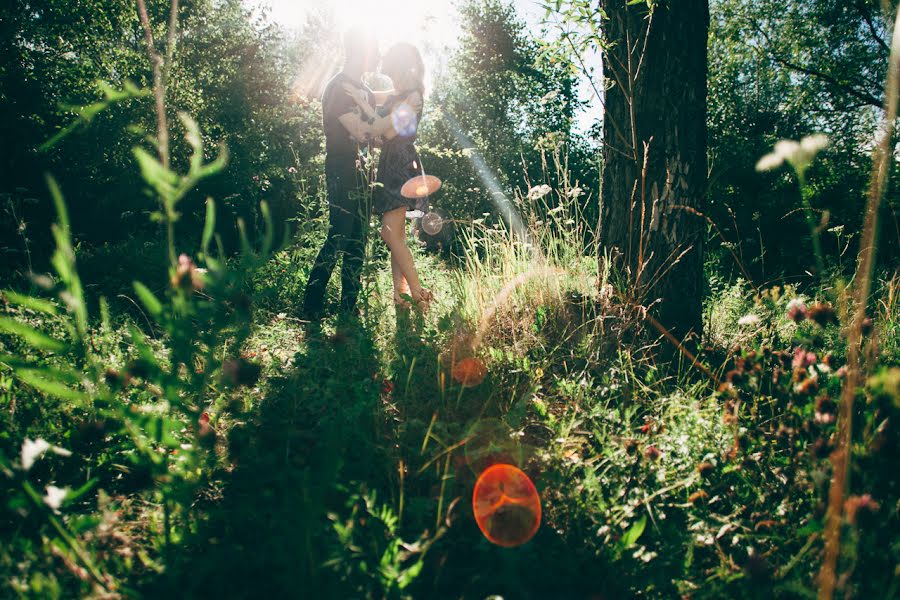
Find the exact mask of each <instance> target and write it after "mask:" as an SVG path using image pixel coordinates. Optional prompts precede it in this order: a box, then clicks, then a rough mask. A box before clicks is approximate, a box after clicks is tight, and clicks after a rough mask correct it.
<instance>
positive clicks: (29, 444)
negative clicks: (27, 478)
mask: <svg viewBox="0 0 900 600" xmlns="http://www.w3.org/2000/svg"><path fill="white" fill-rule="evenodd" d="M47 450H50V451H51V452H54V453H56V454H59V455H60V456H72V453H71V452H70V451H68V450H66V449H65V448H60V447H59V446H53V445H52V444H50V442H48V441H47V440H45V439H43V438H38V439H36V440H30V439H28V438H25V441H24V442H23V443H22V468H23V469H24V470H26V471H28V470H29V469H31V467H32V466H33V465H34V463H35V462H36V461H37V459H39V458H40V457H42V456H43V455H44V453H45V452H47Z"/></svg>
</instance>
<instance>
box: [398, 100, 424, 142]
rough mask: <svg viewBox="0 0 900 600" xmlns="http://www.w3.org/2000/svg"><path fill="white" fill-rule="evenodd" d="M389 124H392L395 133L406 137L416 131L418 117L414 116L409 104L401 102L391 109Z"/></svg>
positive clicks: (414, 112) (414, 113)
mask: <svg viewBox="0 0 900 600" xmlns="http://www.w3.org/2000/svg"><path fill="white" fill-rule="evenodd" d="M391 124H392V125H393V126H394V131H396V132H397V135H400V136H403V137H408V136H411V135H414V134H415V133H416V126H417V125H418V124H419V119H418V117H417V116H416V111H414V110H413V109H412V107H411V106H410V105H409V104H407V103H405V102H403V103H401V104H398V105H397V107H396V108H394V110H393V111H391Z"/></svg>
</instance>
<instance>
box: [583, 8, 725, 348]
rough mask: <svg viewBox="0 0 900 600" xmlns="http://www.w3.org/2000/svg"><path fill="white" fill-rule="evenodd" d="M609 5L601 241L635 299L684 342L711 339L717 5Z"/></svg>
mask: <svg viewBox="0 0 900 600" xmlns="http://www.w3.org/2000/svg"><path fill="white" fill-rule="evenodd" d="M601 5H602V7H603V8H604V9H605V11H606V13H607V15H608V17H609V18H608V19H607V20H605V21H604V38H605V41H606V42H607V43H608V44H609V48H608V49H607V51H606V52H605V56H604V63H603V68H604V73H605V76H606V78H607V81H608V84H607V88H608V89H607V91H606V98H605V110H604V121H603V130H604V131H603V136H604V145H603V161H604V170H603V181H602V185H601V199H600V202H601V208H600V214H601V217H600V219H601V221H600V230H601V234H602V238H601V239H602V242H603V246H604V248H605V250H606V252H607V255H608V256H609V257H610V258H611V259H612V261H613V265H614V266H615V267H616V268H617V269H618V270H619V272H620V273H621V275H622V276H623V277H624V278H625V280H624V281H623V282H622V283H623V284H624V286H625V287H624V289H626V290H628V292H629V294H630V295H632V299H633V300H635V301H637V302H640V303H641V304H643V305H644V306H648V305H653V308H652V312H653V313H654V314H655V315H657V318H658V320H659V321H660V322H661V323H662V324H663V325H664V326H665V327H666V328H667V329H669V330H670V331H671V332H672V333H673V334H674V335H675V336H676V337H677V338H679V339H683V338H685V337H686V336H688V335H689V334H691V333H694V334H700V333H701V332H702V305H701V300H702V298H701V294H702V277H703V239H704V232H705V223H704V221H703V219H702V218H701V217H700V216H698V215H697V214H696V212H691V209H693V210H694V211H696V210H702V201H703V198H704V196H705V193H706V179H707V172H706V171H707V165H706V72H707V56H706V54H707V53H706V42H707V34H708V30H709V3H708V0H678V1H677V2H676V1H675V0H659V1H658V2H657V3H656V6H655V7H654V8H653V10H652V11H651V10H649V9H648V7H647V5H646V4H644V3H641V4H638V5H632V6H627V0H602V2H601ZM610 86H611V87H610ZM684 207H687V210H686V209H685V208H684Z"/></svg>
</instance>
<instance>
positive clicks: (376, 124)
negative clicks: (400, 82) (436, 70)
mask: <svg viewBox="0 0 900 600" xmlns="http://www.w3.org/2000/svg"><path fill="white" fill-rule="evenodd" d="M351 96H353V98H354V100H356V96H355V95H354V94H351ZM403 104H406V105H407V106H408V107H409V108H408V110H411V111H412V112H413V114H418V113H419V112H420V111H421V109H422V96H421V95H420V94H419V93H418V92H412V93H411V94H410V95H409V96H407V97H406V98H405V99H404V101H403V102H401V103H400V104H398V105H397V106H398V107H400V106H402V105H403ZM366 106H367V107H368V108H369V111H365V113H366V114H367V115H368V118H367V119H363V118H361V117H360V116H359V115H354V114H346V115H343V116H342V117H340V121H341V123H342V124H343V125H344V127H345V128H346V129H347V131H349V132H350V134H351V135H352V136H353V137H355V138H356V139H358V140H361V139H365V138H366V137H371V138H374V137H383V138H385V139H388V140H390V139H393V138H395V137H397V131H396V130H395V129H394V116H393V115H387V116H384V117H375V115H377V113H375V111H374V109H372V107H371V106H369V104H368V103H366ZM360 108H361V109H363V110H365V109H364V108H363V107H362V105H360ZM395 110H396V108H395ZM345 119H346V122H345ZM357 132H358V133H359V134H361V136H362V137H360V135H358V133H357Z"/></svg>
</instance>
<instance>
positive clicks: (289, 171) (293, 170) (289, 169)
mask: <svg viewBox="0 0 900 600" xmlns="http://www.w3.org/2000/svg"><path fill="white" fill-rule="evenodd" d="M296 172H297V169H295V168H294V167H288V173H296Z"/></svg>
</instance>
